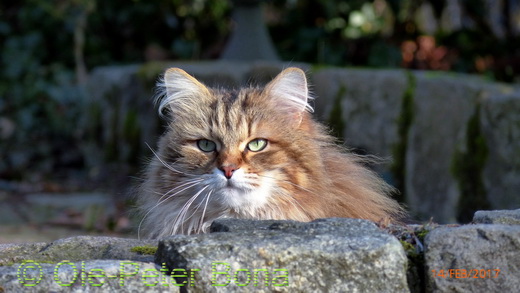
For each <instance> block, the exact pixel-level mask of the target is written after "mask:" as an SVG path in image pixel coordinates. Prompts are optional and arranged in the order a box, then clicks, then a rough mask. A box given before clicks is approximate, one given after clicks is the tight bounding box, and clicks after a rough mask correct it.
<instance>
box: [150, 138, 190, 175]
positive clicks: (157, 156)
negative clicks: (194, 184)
mask: <svg viewBox="0 0 520 293" xmlns="http://www.w3.org/2000/svg"><path fill="white" fill-rule="evenodd" d="M146 146H147V147H148V148H149V149H150V151H152V153H153V155H154V156H155V157H156V158H157V160H159V162H160V163H161V164H162V165H163V166H164V167H166V168H167V169H168V170H170V171H172V172H175V173H179V174H183V175H187V176H197V175H195V174H189V173H186V172H182V171H179V170H177V169H175V168H173V167H172V166H171V165H169V164H167V163H166V162H165V161H164V160H163V159H161V158H160V157H159V155H158V154H157V153H156V152H155V151H154V150H153V149H152V147H150V145H148V143H146Z"/></svg>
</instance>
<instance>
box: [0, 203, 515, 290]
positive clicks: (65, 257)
mask: <svg viewBox="0 0 520 293" xmlns="http://www.w3.org/2000/svg"><path fill="white" fill-rule="evenodd" d="M474 222H475V223H476V224H472V225H465V226H457V225H447V226H437V225H426V226H403V227H401V226H390V227H383V228H379V227H377V226H376V225H374V224H373V223H372V222H369V221H365V220H359V219H340V218H334V219H319V220H316V221H313V222H310V223H300V222H294V221H247V220H234V219H227V220H218V221H216V222H214V223H213V225H212V227H211V233H209V234H202V235H191V236H184V235H177V236H172V237H169V238H166V239H161V240H136V239H122V238H110V237H89V236H80V237H73V238H67V239H61V240H57V241H54V242H52V243H26V244H0V292H113V291H114V292H115V291H120V290H124V291H125V292H145V291H146V292H452V291H453V292H455V291H456V292H514V291H515V290H516V289H517V288H518V287H519V286H520V276H519V274H518V264H519V263H520V254H518V251H519V250H520V225H519V223H520V210H514V211H491V212H490V211H482V212H478V213H477V214H475V217H474Z"/></svg>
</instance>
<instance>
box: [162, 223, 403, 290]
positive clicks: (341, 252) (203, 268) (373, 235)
mask: <svg viewBox="0 0 520 293" xmlns="http://www.w3.org/2000/svg"><path fill="white" fill-rule="evenodd" d="M229 221H231V222H229ZM233 221H238V222H240V221H241V220H228V222H225V223H223V222H220V221H219V222H217V223H216V224H215V225H214V229H216V230H221V231H223V230H224V231H225V230H228V231H229V232H215V233H210V234H203V235H192V236H182V235H178V236H173V237H170V238H166V239H163V240H161V241H160V242H159V248H158V251H157V254H156V258H155V262H156V263H159V264H161V263H165V264H166V266H167V267H168V269H169V270H172V269H174V268H178V269H179V270H180V269H186V270H189V269H191V270H192V271H194V270H196V269H198V270H200V271H195V272H194V279H193V280H190V282H193V287H191V286H190V287H189V288H190V292H207V291H209V290H214V291H216V292H256V291H262V290H263V291H264V292H265V291H278V292H310V291H312V292H409V290H408V287H407V282H406V263H407V260H406V256H405V254H404V251H403V249H402V247H401V244H400V243H399V242H398V241H397V240H396V239H395V238H394V237H392V236H390V235H389V234H387V233H385V232H383V231H381V230H379V229H378V228H377V227H376V226H375V225H374V224H373V223H371V222H368V221H364V220H358V219H323V220H316V221H313V222H310V223H299V222H292V221H278V222H269V224H270V225H269V226H267V225H265V223H262V222H261V221H260V222H257V223H256V224H255V223H254V222H251V221H249V222H247V224H248V225H249V229H247V228H246V227H245V224H242V223H238V224H237V223H234V222H233ZM242 221H243V220H242ZM258 225H259V226H260V227H261V228H260V229H256V228H255V227H256V226H258ZM217 226H218V227H219V228H216V227H217ZM260 270H265V271H267V272H268V273H269V279H268V280H267V284H266V283H264V282H265V281H266V279H264V277H263V274H264V273H265V272H260ZM255 274H256V275H255ZM188 275H189V274H188ZM186 279H187V278H184V280H185V281H186V282H188V280H186ZM255 285H256V286H255Z"/></svg>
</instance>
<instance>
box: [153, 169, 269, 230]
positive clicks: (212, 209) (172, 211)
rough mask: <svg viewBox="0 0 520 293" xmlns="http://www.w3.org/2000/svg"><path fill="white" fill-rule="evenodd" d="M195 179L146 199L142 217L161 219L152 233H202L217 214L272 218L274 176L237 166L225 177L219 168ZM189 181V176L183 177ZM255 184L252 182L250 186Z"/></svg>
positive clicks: (219, 216) (154, 219)
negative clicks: (271, 202)
mask: <svg viewBox="0 0 520 293" xmlns="http://www.w3.org/2000/svg"><path fill="white" fill-rule="evenodd" d="M199 178H200V179H195V180H193V181H195V182H197V183H196V184H195V183H184V184H180V185H178V186H177V187H176V188H174V189H172V190H170V192H168V193H167V194H165V195H161V198H160V199H159V201H158V202H155V203H150V205H149V206H148V207H147V210H149V211H150V213H149V214H147V215H145V217H152V218H153V219H152V218H150V219H149V220H152V221H154V222H156V221H157V222H162V223H161V224H160V225H159V226H161V227H163V229H162V230H161V231H155V233H156V234H155V235H154V237H157V238H160V237H165V236H169V235H174V234H180V233H182V234H192V233H206V232H208V230H209V226H210V225H211V223H212V222H213V221H214V220H216V219H219V218H229V217H233V218H246V219H255V218H256V219H258V218H261V215H265V214H266V213H267V214H270V215H272V216H271V217H274V218H276V214H277V213H278V211H277V210H269V207H270V206H273V205H272V204H269V199H270V195H271V194H272V190H273V189H275V186H274V180H273V179H271V178H270V177H269V176H267V177H265V176H262V177H260V176H258V175H256V174H246V173H245V172H244V171H243V170H242V169H238V170H236V171H235V172H234V173H233V176H232V177H231V178H230V179H229V180H228V179H226V177H225V176H224V174H223V173H222V171H220V170H218V169H217V168H215V169H214V170H213V172H212V173H210V174H204V175H201V176H199ZM187 181H188V182H191V181H192V180H187ZM254 185H256V186H254Z"/></svg>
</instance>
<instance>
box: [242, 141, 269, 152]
mask: <svg viewBox="0 0 520 293" xmlns="http://www.w3.org/2000/svg"><path fill="white" fill-rule="evenodd" d="M266 146H267V139H263V138H257V139H253V140H252V141H250V142H249V143H248V144H247V149H248V150H250V151H252V152H259V151H261V150H263V149H265V147H266Z"/></svg>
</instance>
